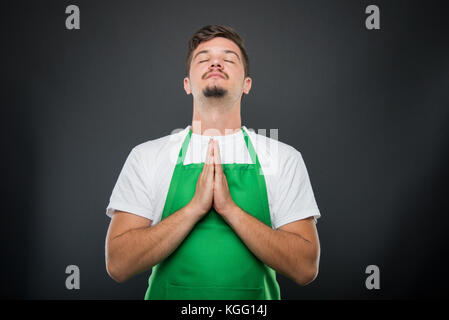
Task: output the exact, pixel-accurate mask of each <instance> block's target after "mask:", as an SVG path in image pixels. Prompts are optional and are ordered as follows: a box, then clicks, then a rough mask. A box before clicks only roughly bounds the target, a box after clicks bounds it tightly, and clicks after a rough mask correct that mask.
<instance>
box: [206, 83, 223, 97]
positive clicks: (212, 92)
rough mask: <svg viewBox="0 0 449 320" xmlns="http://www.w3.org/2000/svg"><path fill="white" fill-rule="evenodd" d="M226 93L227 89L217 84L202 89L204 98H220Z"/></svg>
mask: <svg viewBox="0 0 449 320" xmlns="http://www.w3.org/2000/svg"><path fill="white" fill-rule="evenodd" d="M226 93H228V91H227V90H225V89H223V88H219V87H217V86H213V87H212V88H211V87H209V86H207V87H206V88H204V89H203V94H204V96H205V97H206V98H222V97H224V96H225V94H226Z"/></svg>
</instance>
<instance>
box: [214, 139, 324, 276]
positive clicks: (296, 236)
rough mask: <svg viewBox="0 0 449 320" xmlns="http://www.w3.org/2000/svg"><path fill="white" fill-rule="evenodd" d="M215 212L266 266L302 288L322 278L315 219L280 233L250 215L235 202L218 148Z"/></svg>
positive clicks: (285, 228) (215, 148) (216, 147)
mask: <svg viewBox="0 0 449 320" xmlns="http://www.w3.org/2000/svg"><path fill="white" fill-rule="evenodd" d="M214 162H215V181H214V204H213V205H214V208H215V210H216V211H217V212H218V213H219V214H220V215H221V216H222V217H223V219H224V220H225V221H226V222H227V223H228V224H229V225H230V226H231V227H232V228H233V230H234V231H235V232H236V234H237V235H238V236H239V237H240V239H242V241H243V242H244V243H245V244H246V246H247V247H248V249H249V250H251V252H253V253H254V255H255V256H257V257H258V258H259V259H260V260H262V262H264V263H265V264H266V265H268V266H269V267H271V268H273V269H275V270H276V271H278V272H279V273H281V274H283V275H285V276H287V277H289V278H290V279H292V280H293V281H295V282H296V283H298V284H299V285H306V284H308V283H310V282H312V281H313V280H314V279H315V278H316V276H317V274H318V265H319V256H320V244H319V239H318V233H317V230H316V226H315V223H314V220H313V217H310V218H307V219H303V220H298V221H295V222H291V223H289V224H286V225H283V226H281V227H280V228H279V229H277V230H273V229H272V228H270V227H268V226H267V225H265V224H264V223H263V222H261V221H260V220H258V219H257V218H254V217H253V216H252V215H250V214H248V213H246V212H245V211H243V210H242V209H241V208H239V207H238V206H237V204H236V203H235V202H234V201H233V200H232V197H231V194H230V192H229V186H228V183H227V180H226V175H225V174H224V173H223V168H222V166H221V162H220V150H219V148H218V144H215V145H214Z"/></svg>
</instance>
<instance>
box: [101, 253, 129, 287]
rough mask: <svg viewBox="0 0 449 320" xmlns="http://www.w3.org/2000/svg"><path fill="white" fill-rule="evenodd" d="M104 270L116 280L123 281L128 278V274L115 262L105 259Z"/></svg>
mask: <svg viewBox="0 0 449 320" xmlns="http://www.w3.org/2000/svg"><path fill="white" fill-rule="evenodd" d="M106 271H107V273H108V275H109V276H110V277H111V278H112V279H113V280H114V281H116V282H118V283H123V282H125V281H126V280H128V276H127V275H126V274H125V272H123V268H120V267H119V266H118V265H117V263H114V262H112V261H111V259H106Z"/></svg>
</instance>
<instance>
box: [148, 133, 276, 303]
mask: <svg viewBox="0 0 449 320" xmlns="http://www.w3.org/2000/svg"><path fill="white" fill-rule="evenodd" d="M241 129H242V131H243V135H244V138H245V143H246V146H247V148H248V152H249V154H250V156H251V160H252V162H253V163H251V164H236V163H232V164H222V166H223V171H224V173H225V175H226V178H227V181H228V185H229V191H230V193H231V196H232V199H233V200H234V202H235V203H236V204H237V205H238V206H239V207H240V208H241V209H242V210H244V211H245V212H247V213H249V214H251V215H252V216H254V217H255V218H257V219H259V220H260V221H262V222H263V223H265V224H266V225H267V226H268V227H271V219H270V210H269V207H268V198H267V189H266V185H265V178H264V175H263V172H262V168H261V166H260V163H259V159H258V157H257V154H256V152H255V151H254V148H253V145H252V143H251V140H250V139H249V136H248V134H247V133H246V132H245V130H244V129H243V128H241ZM191 135H192V130H191V129H190V130H189V133H188V134H187V136H186V138H185V140H184V143H183V144H182V147H181V150H180V152H179V156H178V161H177V163H176V166H175V170H174V172H173V177H172V180H171V182H170V188H169V190H168V194H167V199H166V202H165V206H164V211H163V212H162V217H161V220H162V219H165V218H167V217H168V216H169V215H170V214H172V213H174V212H176V211H178V210H179V209H181V208H183V207H184V206H185V205H187V204H188V203H189V202H190V200H191V199H192V198H193V196H194V194H195V190H196V183H197V180H198V177H199V175H200V173H201V171H202V170H203V166H204V163H192V164H189V165H184V158H185V155H186V153H187V148H188V146H189V142H190V137H191ZM145 299H146V300H163V299H169V300H196V299H200V300H209V299H212V300H234V299H236V300H256V299H260V300H271V299H276V300H279V299H280V290H279V284H278V282H277V281H276V272H275V271H274V270H273V269H272V268H270V267H268V266H267V265H265V264H264V263H263V262H262V261H261V260H259V259H258V258H257V257H256V256H255V255H254V254H253V253H252V252H251V251H250V250H249V249H248V247H247V246H246V245H245V244H244V243H243V241H242V240H241V239H240V238H239V237H238V236H237V234H236V233H235V232H234V230H233V229H232V228H231V227H230V226H229V225H228V224H227V223H226V221H225V220H224V219H223V218H222V217H221V216H220V214H218V213H217V212H216V211H215V210H214V209H213V207H212V209H211V210H210V211H209V213H207V214H206V215H205V216H204V217H203V218H202V219H201V220H199V221H198V222H197V224H196V225H195V226H194V228H192V230H191V231H190V233H189V234H188V235H187V236H186V238H185V239H184V240H183V242H181V244H180V245H179V246H178V248H177V249H176V250H175V251H173V253H172V254H171V255H169V256H168V257H167V258H166V259H164V260H163V261H162V262H160V263H159V264H157V265H155V266H154V267H153V270H152V273H151V275H150V278H149V279H148V289H147V292H146V294H145Z"/></svg>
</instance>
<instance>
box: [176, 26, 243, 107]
mask: <svg viewBox="0 0 449 320" xmlns="http://www.w3.org/2000/svg"><path fill="white" fill-rule="evenodd" d="M184 89H185V91H186V93H187V94H191V93H192V95H193V97H194V99H198V100H203V99H205V98H227V99H230V100H232V101H236V100H238V99H241V96H242V93H245V94H248V92H249V90H250V89H251V78H250V77H249V60H248V55H247V53H246V50H245V47H244V44H243V40H242V38H241V37H240V36H239V35H238V34H237V32H236V31H235V30H233V29H232V28H230V27H227V26H220V25H213V26H205V27H203V28H201V29H199V30H198V31H197V32H195V34H194V35H193V36H192V38H191V39H190V41H189V47H188V53H187V60H186V77H185V78H184Z"/></svg>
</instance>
